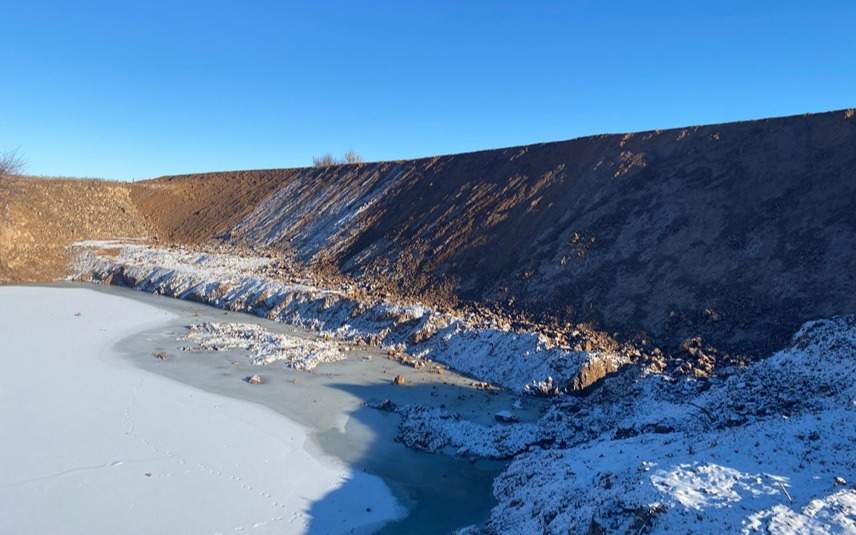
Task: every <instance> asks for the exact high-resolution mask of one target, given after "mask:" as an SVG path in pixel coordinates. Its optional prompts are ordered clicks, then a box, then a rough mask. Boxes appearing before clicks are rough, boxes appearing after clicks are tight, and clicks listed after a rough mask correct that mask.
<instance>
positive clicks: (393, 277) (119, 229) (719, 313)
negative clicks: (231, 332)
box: [0, 110, 856, 352]
mask: <svg viewBox="0 0 856 535" xmlns="http://www.w3.org/2000/svg"><path fill="white" fill-rule="evenodd" d="M93 187H94V186H93ZM97 187H98V188H105V189H104V191H105V194H107V193H106V191H107V190H111V188H114V189H113V190H111V191H113V193H111V194H110V195H115V196H117V198H121V199H122V201H121V202H117V203H115V207H116V209H115V210H112V211H111V212H110V213H109V214H107V213H104V212H103V211H104V210H107V209H108V208H105V207H101V208H97V207H94V206H91V203H90V202H88V201H87V202H81V204H80V205H79V206H77V207H75V208H74V209H73V211H75V212H76V211H77V210H80V211H81V215H79V216H77V217H82V218H91V219H98V220H101V219H105V218H106V219H111V218H118V219H119V220H123V221H124V222H123V223H119V222H118V221H117V222H115V223H113V224H114V225H116V228H113V229H112V230H111V231H110V232H112V233H117V234H128V233H130V231H131V230H135V231H139V232H141V229H142V227H143V226H144V225H143V224H142V223H141V222H142V221H145V226H148V227H149V228H151V229H152V230H153V232H154V233H155V234H157V235H158V236H159V237H160V239H161V241H166V242H176V241H177V242H191V243H193V242H196V243H201V242H204V241H206V240H207V239H209V238H211V237H220V238H222V239H225V240H228V241H229V242H232V243H236V244H245V245H266V246H271V247H274V248H279V249H283V250H289V251H294V252H296V253H297V255H298V258H301V259H302V260H303V261H305V262H308V263H313V264H324V265H325V266H331V265H332V266H335V267H337V268H339V269H340V270H341V271H343V272H346V273H349V274H351V275H354V276H356V277H361V278H363V279H366V280H371V281H373V282H375V283H377V284H379V285H386V286H391V287H393V288H395V289H396V290H397V291H398V292H400V293H403V294H408V295H419V294H425V293H430V292H435V291H436V290H437V288H438V285H439V284H445V285H451V286H452V287H453V289H454V292H455V293H456V294H457V295H458V296H459V297H460V298H462V299H464V300H469V301H474V302H481V303H494V304H496V305H498V306H501V307H503V308H506V309H510V310H514V311H526V312H527V313H530V314H533V315H536V316H537V315H551V316H558V317H560V318H562V319H563V320H567V321H573V322H593V323H595V324H596V325H597V326H599V327H600V328H603V329H606V330H608V331H609V332H616V333H618V334H619V337H624V338H626V337H630V336H633V335H635V334H638V333H647V334H649V335H651V336H652V337H653V338H654V339H655V340H656V341H657V342H659V343H663V344H665V345H667V346H671V347H673V348H674V347H676V346H677V345H678V344H680V342H681V341H683V340H684V339H686V338H687V337H689V336H695V335H702V336H704V337H705V339H706V340H707V341H708V342H710V343H713V344H715V345H718V346H720V347H723V348H726V349H730V350H740V351H748V352H759V351H766V350H767V349H769V348H770V347H776V346H781V345H782V344H783V343H784V342H785V338H786V337H787V336H789V335H790V334H791V333H792V332H793V331H794V329H795V328H796V327H798V326H799V324H800V323H802V322H803V321H805V320H808V319H812V318H818V317H828V316H831V315H834V314H839V313H845V312H856V117H854V112H853V111H852V110H847V111H836V112H829V113H822V114H815V115H803V116H794V117H785V118H778V119H767V120H759V121H748V122H741V123H732V124H724V125H713V126H703V127H692V128H681V129H672V130H663V131H651V132H642V133H636V134H626V135H620V134H619V135H603V136H593V137H587V138H581V139H575V140H571V141H564V142H557V143H544V144H538V145H530V146H524V147H514V148H507V149H499V150H491V151H482V152H475V153H469V154H459V155H452V156H439V157H435V158H424V159H419V160H410V161H400V162H382V163H374V164H356V165H344V166H334V167H327V168H305V169H291V170H269V171H237V172H226V173H209V174H204V175H185V176H177V177H163V178H160V179H156V180H151V181H146V182H143V183H139V184H135V185H130V186H119V185H109V184H105V183H101V184H100V185H98V186H97ZM5 189H6V190H7V193H6V195H7V196H8V191H9V190H10V188H9V187H8V185H7V186H6V187H5ZM96 189H97V188H96ZM0 191H2V188H0ZM12 191H14V188H12ZM81 191H84V190H81ZM63 195H70V196H74V195H77V193H73V192H71V191H68V192H63ZM91 195H92V193H91V192H90V195H89V196H90V197H91ZM4 202H6V203H7V204H9V201H4ZM45 202H47V200H46V199H45ZM129 202H131V203H133V207H135V208H136V210H134V209H132V208H131V205H129V204H128V203H129ZM24 204H26V203H24ZM48 204H50V203H48ZM11 205H12V206H17V208H15V210H17V212H16V213H17V214H21V213H25V212H26V211H27V210H30V212H32V210H33V209H32V208H30V207H26V206H25V207H23V208H22V206H23V205H22V203H21V202H20V195H19V201H15V200H14V197H13V200H12V201H11ZM70 208H71V206H70V205H68V204H66V207H65V208H62V209H54V210H52V211H51V209H49V208H48V207H47V206H45V207H43V208H40V209H38V210H40V211H42V212H44V213H46V214H47V217H41V218H38V217H36V218H33V217H29V216H28V217H29V219H26V221H31V223H25V224H24V225H23V228H24V229H25V230H20V229H19V227H21V225H20V224H17V223H16V224H13V225H11V226H10V225H9V224H8V223H7V224H6V225H5V227H4V230H2V232H3V234H0V236H2V237H3V238H2V240H3V243H5V245H4V246H2V247H4V248H3V249H0V252H3V256H2V257H0V270H5V272H6V273H7V274H8V273H9V272H10V270H11V271H12V272H15V271H16V270H17V271H18V272H21V271H20V270H26V269H29V268H27V267H26V263H27V260H26V259H27V258H32V255H30V256H27V255H22V254H21V253H20V252H19V253H16V254H17V256H15V257H14V258H13V257H8V256H7V255H8V254H9V253H8V252H6V251H10V250H15V251H20V250H23V249H22V247H23V246H21V245H17V242H18V241H19V238H18V237H16V236H17V235H13V234H12V233H21V232H25V233H29V234H28V235H31V236H32V239H30V243H31V244H35V243H38V242H39V241H40V240H41V239H42V238H44V239H45V240H53V241H52V242H51V243H55V242H57V240H58V238H56V237H54V235H53V231H47V230H45V231H39V232H40V233H39V232H36V230H34V227H33V226H34V225H35V226H36V227H38V226H39V225H47V227H45V228H48V227H49V228H50V229H57V228H61V227H62V226H63V224H61V223H58V222H57V221H56V220H55V218H60V219H62V218H64V217H67V212H68V210H69V209H70ZM119 208H123V209H124V210H125V212H124V213H123V212H121V211H119ZM21 210H23V212H22V211H21ZM92 210H95V211H94V212H91V211H92ZM97 210H101V212H98V211H97ZM13 211H14V210H13ZM7 212H8V207H7ZM90 212H91V213H97V214H99V215H98V217H95V216H90V215H82V214H83V213H87V214H88V213H90ZM11 217H12V219H13V220H14V219H15V218H16V217H18V218H21V217H22V216H20V215H14V214H13V215H12V216H11ZM6 221H7V222H8V221H9V217H8V216H7V217H6ZM46 221H50V222H51V223H49V224H48V223H45V222H46ZM33 222H35V223H33ZM39 222H40V223H39ZM126 226H127V227H129V228H126ZM84 227H86V228H90V227H91V225H89V226H87V225H84ZM10 229H11V230H10ZM26 229H30V230H26ZM102 230H105V232H100V231H99V232H95V233H94V234H98V235H99V236H100V235H106V234H110V232H107V230H108V229H106V228H105V229H102ZM37 234H38V236H37ZM82 234H87V235H86V237H91V236H90V235H89V234H93V233H84V232H82V231H79V232H76V233H75V235H82ZM68 235H69V234H68V232H67V231H66V234H61V236H63V238H62V239H63V240H65V239H66V236H68ZM10 236H11V237H10ZM39 236H41V237H39ZM28 239H29V238H28ZM60 241H62V240H60ZM10 244H12V245H10ZM31 247H35V245H32V246H31ZM40 247H43V246H40ZM25 248H26V247H24V249H25ZM56 269H57V267H56V266H55V267H54V268H52V270H47V271H45V273H48V272H55V271H56ZM36 271H38V270H36ZM2 274H3V272H2V271H0V275H2ZM7 277H8V275H7Z"/></svg>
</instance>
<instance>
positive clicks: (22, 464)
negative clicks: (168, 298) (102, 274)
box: [0, 287, 401, 534]
mask: <svg viewBox="0 0 856 535" xmlns="http://www.w3.org/2000/svg"><path fill="white" fill-rule="evenodd" d="M169 317H170V315H169V313H166V312H163V311H161V310H160V309H157V308H154V307H151V306H148V305H145V304H141V303H139V302H136V301H131V300H128V299H124V298H120V297H116V296H111V295H106V294H103V293H99V292H94V291H90V290H85V289H68V288H62V289H59V288H37V287H0V341H2V349H0V359H2V362H0V365H2V367H3V372H2V373H0V453H2V456H0V533H34V534H41V533H44V534H48V533H51V534H52V533H65V534H68V533H85V534H100V533H105V534H106V533H111V534H112V533H206V534H210V533H235V532H240V531H247V532H252V533H301V532H304V531H306V530H307V529H309V530H311V531H312V532H318V533H340V532H352V531H351V530H354V532H357V533H359V532H362V531H368V530H370V528H371V527H372V526H375V527H376V526H377V525H378V523H382V522H384V521H387V520H390V519H392V518H394V517H396V516H398V515H399V514H400V513H401V510H400V508H399V506H398V504H397V503H396V501H395V499H394V498H393V496H392V495H391V494H390V492H389V490H388V489H387V487H386V486H385V485H384V483H383V482H382V481H381V480H380V479H379V478H376V477H374V476H370V475H367V474H364V473H362V472H360V471H353V470H351V469H349V468H348V467H346V466H344V465H342V464H341V463H338V462H336V461H335V460H333V459H331V458H327V457H324V456H322V455H321V454H319V453H318V452H316V451H314V450H312V449H311V448H310V446H309V443H308V440H307V431H306V429H304V428H303V427H301V426H300V425H298V424H296V423H294V422H292V421H290V420H288V419H286V418H284V417H283V416H281V415H280V414H277V413H275V412H273V411H271V410H268V409H266V408H263V407H261V406H258V405H254V404H251V403H246V402H241V401H238V400H234V399H231V398H225V397H220V396H217V395H214V394H210V393H207V392H204V391H201V390H197V389H194V388H190V387H188V386H185V385H183V384H180V383H177V382H174V381H171V380H169V379H166V378H163V377H161V376H157V375H153V374H150V373H148V372H145V371H142V370H140V369H139V368H136V367H135V366H133V365H132V364H131V363H130V362H128V361H127V360H126V359H125V358H124V357H122V356H121V355H119V354H118V353H116V352H115V350H114V349H113V345H114V344H115V343H116V342H117V341H118V340H121V339H122V338H123V337H125V336H126V335H128V334H130V333H133V332H139V331H141V330H143V329H145V328H147V327H151V326H154V325H155V324H160V323H162V322H165V321H167V320H168V319H169ZM346 480H347V481H348V484H347V485H343V483H344V482H345V481H346Z"/></svg>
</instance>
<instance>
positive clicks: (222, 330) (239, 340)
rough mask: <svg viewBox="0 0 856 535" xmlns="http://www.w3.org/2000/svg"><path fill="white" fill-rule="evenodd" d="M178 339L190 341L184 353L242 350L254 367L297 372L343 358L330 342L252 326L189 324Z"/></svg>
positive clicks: (249, 324) (211, 323)
mask: <svg viewBox="0 0 856 535" xmlns="http://www.w3.org/2000/svg"><path fill="white" fill-rule="evenodd" d="M187 331H188V332H187V334H185V335H184V336H182V337H181V338H180V339H179V340H182V341H187V342H191V343H192V344H193V346H192V347H189V348H186V350H188V351H226V350H230V349H244V350H246V351H248V352H249V354H250V362H252V363H253V364H254V365H256V366H265V365H268V364H274V363H277V364H283V365H285V366H287V367H289V368H294V369H297V370H307V371H308V370H311V369H313V368H315V367H316V366H318V365H319V364H322V363H324V362H336V361H339V360H343V359H344V358H345V355H344V353H343V352H342V350H341V349H339V347H338V346H337V344H335V343H333V342H323V341H316V340H307V339H304V338H297V337H294V336H288V335H285V334H278V333H273V332H271V331H269V330H267V329H265V328H263V327H261V326H259V325H255V324H252V323H219V322H205V323H197V324H194V325H189V326H188V327H187Z"/></svg>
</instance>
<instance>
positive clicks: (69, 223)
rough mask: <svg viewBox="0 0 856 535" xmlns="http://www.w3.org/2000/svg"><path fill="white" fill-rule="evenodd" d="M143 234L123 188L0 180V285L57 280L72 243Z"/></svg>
mask: <svg viewBox="0 0 856 535" xmlns="http://www.w3.org/2000/svg"><path fill="white" fill-rule="evenodd" d="M148 233H149V232H148V230H147V228H146V225H145V223H144V222H143V220H142V217H141V216H140V214H139V212H138V211H137V209H136V206H135V205H134V203H133V202H132V201H131V199H130V195H129V190H128V187H127V185H125V184H120V183H113V182H106V181H100V180H60V179H51V180H46V179H31V178H3V179H0V282H3V281H6V282H10V281H46V280H53V279H56V278H58V277H62V276H63V275H65V274H66V271H67V267H68V260H69V257H68V253H67V251H66V247H67V246H68V245H69V244H71V243H73V242H75V241H79V240H101V239H110V238H119V237H122V238H124V237H145V236H146V235H147V234H148Z"/></svg>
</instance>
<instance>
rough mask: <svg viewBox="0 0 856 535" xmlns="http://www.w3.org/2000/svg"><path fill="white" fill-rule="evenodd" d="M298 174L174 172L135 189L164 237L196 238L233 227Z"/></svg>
mask: <svg viewBox="0 0 856 535" xmlns="http://www.w3.org/2000/svg"><path fill="white" fill-rule="evenodd" d="M293 173H294V171H293V170H290V169H277V170H270V171H233V172H221V173H204V174H195V175H181V176H169V177H162V178H159V179H156V180H149V181H144V182H138V183H135V184H133V185H132V186H131V187H130V192H131V198H132V199H133V201H134V203H135V205H136V206H137V207H138V208H139V211H140V213H141V214H142V215H143V217H144V218H145V220H146V222H147V224H148V225H149V226H151V228H152V229H153V231H154V233H155V234H156V235H157V236H158V238H160V239H161V240H163V241H166V242H172V243H194V242H199V241H204V240H205V239H207V238H209V237H211V236H215V235H217V234H219V233H221V232H224V231H227V230H229V229H230V228H231V227H232V226H234V225H235V224H236V223H237V222H238V221H239V220H240V219H241V217H243V216H244V215H245V214H246V213H247V212H248V211H250V210H252V209H253V208H254V207H255V206H256V205H257V204H258V203H259V202H260V201H261V200H262V199H263V198H264V197H265V196H267V195H268V194H269V193H270V192H271V191H273V189H275V188H276V187H277V186H279V185H281V184H282V182H283V181H284V180H287V179H288V177H289V176H290V175H292V174H293Z"/></svg>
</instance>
